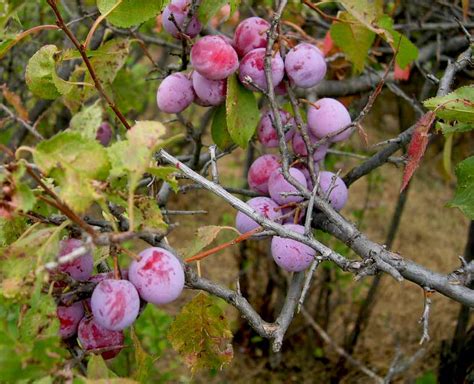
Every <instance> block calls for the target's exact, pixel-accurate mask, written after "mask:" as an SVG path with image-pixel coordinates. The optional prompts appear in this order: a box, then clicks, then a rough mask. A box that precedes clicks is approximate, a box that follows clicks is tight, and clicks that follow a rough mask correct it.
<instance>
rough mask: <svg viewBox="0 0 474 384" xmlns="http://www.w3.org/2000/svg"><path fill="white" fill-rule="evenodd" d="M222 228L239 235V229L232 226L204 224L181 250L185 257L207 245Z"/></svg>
mask: <svg viewBox="0 0 474 384" xmlns="http://www.w3.org/2000/svg"><path fill="white" fill-rule="evenodd" d="M223 230H231V231H234V232H235V233H237V234H238V235H240V233H239V231H237V230H236V229H235V228H233V227H220V226H217V225H206V226H204V227H199V228H198V230H197V233H196V238H195V239H193V241H192V243H191V245H190V246H189V247H188V248H186V249H185V250H184V251H183V254H184V256H185V258H188V257H191V256H194V255H195V254H196V253H198V252H199V251H201V250H202V249H203V248H205V247H207V246H208V245H209V244H211V243H212V242H213V241H214V240H215V238H216V237H217V235H219V233H220V232H221V231H223Z"/></svg>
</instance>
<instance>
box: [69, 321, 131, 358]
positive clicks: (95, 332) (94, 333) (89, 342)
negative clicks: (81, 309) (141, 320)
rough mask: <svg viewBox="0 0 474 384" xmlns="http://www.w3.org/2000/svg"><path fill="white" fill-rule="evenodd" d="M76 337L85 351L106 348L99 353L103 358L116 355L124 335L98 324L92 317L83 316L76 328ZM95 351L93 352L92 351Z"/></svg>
mask: <svg viewBox="0 0 474 384" xmlns="http://www.w3.org/2000/svg"><path fill="white" fill-rule="evenodd" d="M77 338H78V339H79V342H80V343H81V346H82V348H83V349H84V350H86V351H94V350H96V349H97V350H100V349H106V351H104V352H101V351H97V353H101V355H102V357H103V358H104V359H105V360H108V359H111V358H113V357H115V356H117V355H118V354H119V353H120V351H121V350H122V348H123V342H124V339H125V338H124V336H123V332H122V331H110V330H108V329H105V328H104V327H102V326H100V325H99V324H98V323H97V322H96V321H95V320H94V318H93V317H90V318H87V317H84V318H83V319H82V320H81V322H80V323H79V327H78V329H77ZM94 353H95V352H94Z"/></svg>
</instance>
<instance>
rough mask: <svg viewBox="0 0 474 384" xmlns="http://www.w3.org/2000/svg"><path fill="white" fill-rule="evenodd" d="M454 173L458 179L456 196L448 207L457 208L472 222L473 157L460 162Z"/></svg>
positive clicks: (473, 203)
mask: <svg viewBox="0 0 474 384" xmlns="http://www.w3.org/2000/svg"><path fill="white" fill-rule="evenodd" d="M455 172H456V177H457V179H458V183H457V186H456V194H455V195H454V199H452V200H451V201H450V202H449V203H448V206H449V207H456V208H459V209H460V210H461V211H462V212H463V213H464V214H465V215H466V216H467V217H469V218H470V219H471V220H474V156H471V157H468V158H467V159H465V160H463V161H462V162H460V163H459V164H458V165H457V166H456V170H455Z"/></svg>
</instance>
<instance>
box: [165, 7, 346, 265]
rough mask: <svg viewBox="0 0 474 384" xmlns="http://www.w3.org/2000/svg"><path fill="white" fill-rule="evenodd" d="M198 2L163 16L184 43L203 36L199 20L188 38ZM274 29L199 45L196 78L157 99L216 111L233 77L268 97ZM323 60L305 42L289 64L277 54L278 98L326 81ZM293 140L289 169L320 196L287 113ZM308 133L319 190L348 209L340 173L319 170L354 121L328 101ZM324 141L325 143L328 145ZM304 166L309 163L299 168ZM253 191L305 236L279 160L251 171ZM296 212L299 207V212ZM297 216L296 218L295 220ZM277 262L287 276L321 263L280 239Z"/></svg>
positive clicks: (245, 29)
mask: <svg viewBox="0 0 474 384" xmlns="http://www.w3.org/2000/svg"><path fill="white" fill-rule="evenodd" d="M189 7H190V2H189V1H188V0H172V1H171V3H170V4H169V5H168V6H167V7H166V9H165V11H164V12H163V27H164V29H165V30H166V31H167V32H169V33H170V34H171V35H173V36H174V37H176V38H178V39H181V38H184V36H183V33H184V34H186V35H187V36H189V37H191V38H194V37H196V36H197V35H198V34H199V32H200V31H201V24H200V22H199V20H198V19H197V18H196V16H193V17H192V19H191V20H189V23H188V24H187V28H186V30H185V31H183V28H184V22H185V20H186V19H187V14H188V11H189ZM269 28H270V24H269V23H268V22H267V21H266V20H264V19H262V18H259V17H250V18H247V19H245V20H243V21H242V22H240V23H239V25H238V26H237V28H236V30H235V33H234V36H233V39H230V38H229V37H227V36H225V35H209V36H204V37H202V38H200V39H199V40H197V41H196V42H195V43H194V44H193V46H192V48H191V53H190V61H191V64H192V67H193V71H192V72H190V73H174V74H172V75H170V76H168V77H166V78H165V79H164V80H163V81H162V83H161V85H160V87H159V88H158V92H157V103H158V107H159V108H160V109H161V110H162V111H163V112H167V113H178V112H181V111H183V110H184V109H186V108H187V107H188V106H189V105H190V104H191V103H192V102H195V103H196V104H198V105H201V106H216V105H219V104H221V103H223V102H224V101H225V97H226V82H227V78H228V77H229V76H230V75H232V74H233V73H234V72H238V77H239V79H240V81H241V83H242V84H243V85H244V86H245V87H247V88H248V89H250V90H252V91H267V90H268V84H267V80H266V77H265V54H266V46H267V32H268V30H269ZM326 70H327V66H326V61H325V59H324V56H323V53H322V52H321V51H320V50H319V49H318V48H317V47H316V46H314V45H311V44H307V43H300V44H298V45H296V46H294V47H292V48H291V49H290V50H289V51H288V52H287V54H286V56H285V59H284V60H283V59H282V57H281V56H280V54H279V53H278V52H272V57H271V77H272V82H273V86H274V87H275V92H276V94H278V95H285V93H286V87H285V85H284V83H283V80H284V78H285V76H286V79H287V80H288V83H289V84H290V86H291V87H299V88H311V87H314V86H316V85H317V84H318V83H319V82H321V80H323V78H324V76H325V75H326ZM279 114H280V118H281V121H282V125H283V129H284V134H285V139H286V141H287V142H289V141H290V140H291V142H292V145H291V147H292V149H293V153H294V158H295V159H296V160H297V161H295V162H294V163H293V164H294V165H293V166H292V167H290V168H289V173H290V175H291V176H292V177H293V178H294V179H295V180H296V181H297V182H299V183H300V184H301V185H303V186H304V187H306V188H308V189H309V190H312V189H313V182H312V180H311V177H310V173H309V169H308V166H307V163H305V161H307V157H308V149H307V146H306V144H305V142H304V140H303V137H302V135H301V133H300V132H299V131H298V130H297V129H296V124H295V120H294V118H293V116H292V115H291V114H290V113H289V112H287V111H285V110H283V109H281V110H280V111H279ZM274 120H275V119H274V115H273V113H272V112H270V111H266V112H264V113H263V115H262V118H261V119H260V122H259V124H258V128H257V136H258V139H259V141H260V143H261V144H262V145H263V146H264V147H265V148H276V147H278V146H279V139H278V134H277V131H276V129H275V124H274ZM306 120H307V130H308V136H309V140H310V142H311V145H312V146H314V151H313V156H312V157H313V159H312V161H314V170H315V172H316V174H317V175H318V180H319V190H320V192H321V193H322V194H323V195H324V196H325V197H327V199H328V201H329V203H330V204H331V205H332V207H333V208H334V209H336V210H340V209H342V208H343V207H344V205H345V204H346V201H347V197H348V191H347V187H346V185H345V183H344V181H343V180H342V179H341V178H339V177H338V176H337V175H335V174H334V173H332V172H328V171H319V164H320V162H321V161H322V160H323V159H324V157H325V156H326V153H327V151H328V148H329V145H330V144H331V143H335V142H340V141H343V140H346V139H347V138H348V137H349V136H350V135H351V132H352V131H351V129H348V128H349V127H350V124H351V117H350V115H349V112H348V111H347V109H346V107H345V106H344V105H343V104H342V103H340V102H339V101H338V100H336V99H332V98H322V99H319V100H317V101H316V102H314V103H312V104H310V106H309V108H308V111H307V119H306ZM323 138H324V140H323V141H321V139H323ZM300 159H304V160H303V161H298V160H300ZM248 184H249V186H250V188H251V189H252V190H254V191H255V192H258V193H259V194H261V195H262V196H261V197H255V198H253V199H250V200H249V201H248V202H247V203H248V204H249V205H250V206H251V207H252V208H253V209H254V210H255V211H256V212H258V213H259V214H261V215H263V216H264V217H266V218H268V219H270V220H274V221H277V222H282V223H283V224H284V225H285V226H288V228H289V229H290V230H294V231H296V232H299V233H303V232H304V227H303V226H302V225H301V221H302V219H303V217H304V212H303V211H304V210H303V209H300V208H298V203H301V202H302V201H303V197H302V196H300V195H298V193H297V192H298V190H297V189H296V187H295V186H293V185H292V184H290V183H289V182H288V181H287V180H286V179H285V177H284V176H283V172H282V168H281V160H280V157H279V156H278V155H274V154H265V155H263V156H260V157H259V158H257V159H256V160H255V162H254V163H253V164H252V165H251V167H250V169H249V173H248ZM295 207H296V208H295ZM293 213H294V214H293ZM236 226H237V229H238V230H239V231H240V232H241V233H246V232H249V231H251V230H253V229H255V228H257V227H258V224H257V223H256V222H255V221H254V220H252V219H251V218H249V217H248V216H246V215H245V214H244V213H242V212H239V213H237V217H236ZM271 250H272V255H273V258H274V260H275V262H276V263H277V264H278V265H279V266H281V267H282V268H284V269H285V270H287V271H302V270H304V269H306V268H307V267H308V266H309V265H310V264H311V262H312V260H314V255H315V252H314V250H313V249H311V248H310V247H308V246H306V245H304V244H301V243H299V242H297V241H294V240H289V239H284V238H281V237H278V236H275V237H273V239H272V246H271Z"/></svg>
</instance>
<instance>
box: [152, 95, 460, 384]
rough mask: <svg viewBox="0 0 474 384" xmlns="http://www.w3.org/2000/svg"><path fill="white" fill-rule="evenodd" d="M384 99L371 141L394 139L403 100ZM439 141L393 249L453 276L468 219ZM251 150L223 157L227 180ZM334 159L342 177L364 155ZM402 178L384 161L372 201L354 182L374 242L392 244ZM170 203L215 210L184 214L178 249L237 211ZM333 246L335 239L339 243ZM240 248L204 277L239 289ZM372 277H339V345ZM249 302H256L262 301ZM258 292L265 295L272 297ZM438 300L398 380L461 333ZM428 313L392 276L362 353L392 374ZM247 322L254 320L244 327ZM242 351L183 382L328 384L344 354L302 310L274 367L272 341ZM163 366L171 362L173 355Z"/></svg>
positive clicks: (421, 369)
mask: <svg viewBox="0 0 474 384" xmlns="http://www.w3.org/2000/svg"><path fill="white" fill-rule="evenodd" d="M381 98H382V96H381ZM383 103H384V106H383V109H384V111H387V110H388V111H391V112H390V113H382V112H381V103H378V105H376V106H375V108H374V110H373V111H372V112H371V114H370V116H369V118H368V119H367V120H366V121H365V123H364V127H365V129H366V130H367V134H368V138H369V143H370V144H373V143H376V142H378V141H380V140H384V139H387V138H389V137H392V136H394V135H396V134H397V132H398V130H399V125H400V120H399V119H400V113H399V110H398V106H397V105H395V104H394V101H393V100H392V99H390V97H388V98H384V99H383ZM392 111H393V112H392ZM440 145H441V147H440ZM440 145H438V144H437V143H435V145H433V146H432V148H431V149H430V151H429V152H428V153H427V155H426V158H425V160H424V162H423V164H422V166H421V167H420V168H419V170H418V171H417V173H416V175H415V177H414V179H413V181H412V185H411V186H410V191H409V194H408V201H407V205H406V207H405V211H404V213H403V216H402V220H401V225H400V229H399V231H398V233H397V236H396V239H395V241H394V244H393V247H392V249H393V250H394V251H396V252H399V253H400V254H401V255H402V256H404V257H407V258H409V259H411V260H413V261H415V262H418V263H420V264H422V265H424V266H426V267H427V268H430V269H433V270H435V271H439V272H442V273H447V272H450V271H452V270H453V269H455V268H457V267H458V266H459V260H458V256H460V255H462V254H463V252H464V246H465V241H466V235H467V229H468V220H467V218H466V217H465V216H463V215H462V214H461V213H460V212H459V211H458V210H456V209H453V208H447V207H445V203H446V202H447V201H448V200H449V199H450V198H451V197H452V195H453V190H454V188H453V186H454V183H453V180H448V179H447V178H446V176H445V174H443V172H442V171H441V166H440V164H441V155H440V154H439V152H440V150H441V149H442V142H441V144H440ZM349 147H352V149H357V150H362V149H363V148H364V144H363V141H362V140H361V138H360V137H358V136H357V135H354V137H353V138H352V139H351V143H350V146H349ZM346 149H347V148H346ZM244 157H245V153H244V151H242V150H239V151H237V152H236V153H235V155H233V156H232V157H228V158H226V159H224V160H223V161H221V162H220V163H219V167H220V177H221V182H222V184H224V185H230V186H241V185H242V182H243V180H242V164H243V162H244ZM333 159H335V160H333V161H331V162H332V163H334V165H335V168H333V169H339V168H341V169H342V173H343V174H344V173H345V172H346V171H347V170H349V169H350V168H351V167H352V166H354V165H356V164H357V163H358V162H360V160H354V159H351V158H348V157H333ZM401 175H402V169H401V168H397V167H395V166H394V165H385V166H383V167H382V168H380V169H379V170H378V171H377V172H376V176H375V181H374V183H373V185H372V188H371V192H370V196H369V197H368V198H367V190H368V182H367V178H364V179H363V180H360V181H357V182H356V183H355V184H354V185H353V186H352V187H351V189H350V197H349V204H348V206H347V207H346V208H345V209H344V210H343V213H344V214H345V215H346V217H348V218H350V219H351V220H353V221H357V219H356V216H355V215H354V213H355V212H358V211H359V210H361V209H363V207H364V206H365V207H367V208H366V211H365V216H364V219H363V223H362V229H363V231H364V232H365V233H366V234H367V235H368V236H369V238H371V239H372V240H375V241H377V242H380V243H383V242H384V241H385V237H386V234H387V230H388V224H389V222H390V219H391V216H392V213H393V211H394V207H395V204H396V201H397V198H398V193H399V188H400V182H401ZM172 204H173V208H180V209H205V210H208V211H209V212H210V213H211V214H210V215H208V216H192V217H186V218H185V219H182V220H179V221H180V226H179V229H178V230H176V231H175V232H173V234H172V235H171V236H170V237H169V240H170V243H171V244H172V245H173V246H176V247H177V248H180V247H182V246H183V245H185V244H186V241H188V242H189V241H192V239H193V236H194V231H195V230H196V228H197V227H199V226H203V225H212V224H215V225H233V220H234V215H235V211H234V210H233V209H232V208H231V207H230V206H228V205H226V204H224V203H223V202H222V201H220V200H219V199H217V198H215V197H213V196H210V195H209V194H207V193H205V192H203V191H193V192H188V194H187V196H186V197H184V198H181V197H180V199H179V203H178V202H177V201H176V200H173V203H172ZM224 238H225V236H224V237H220V238H219V240H218V242H219V241H223V239H224ZM183 239H186V241H183ZM328 245H333V243H330V244H328ZM261 247H262V248H261V249H265V247H266V245H265V244H263V245H261ZM238 252H239V248H238V247H233V248H228V249H226V250H224V251H223V252H221V253H218V254H215V255H212V256H210V257H209V258H208V259H206V260H204V261H203V262H202V263H201V266H202V273H203V275H204V276H205V277H207V278H210V279H212V280H215V281H218V282H219V283H221V284H223V285H226V286H230V287H235V282H236V280H237V277H238V265H237V259H238ZM259 257H260V256H259ZM257 265H258V264H257ZM254 267H255V266H254ZM250 268H252V267H250ZM255 268H257V267H255ZM255 272H257V275H256V276H258V274H260V275H261V276H262V279H264V278H265V274H266V271H265V270H263V269H260V270H258V271H255V270H254V271H251V272H249V273H253V276H255ZM320 272H321V271H319V270H318V271H317V273H316V279H315V283H314V285H315V286H317V285H318V284H319V283H320V279H319V278H318V273H320ZM370 279H371V277H369V278H366V279H365V280H363V281H362V282H359V283H356V282H354V281H353V279H352V278H351V279H347V278H346V279H344V280H341V281H339V280H336V281H335V282H334V284H335V288H334V292H335V293H334V295H333V299H334V300H335V302H336V305H334V310H333V313H332V316H331V321H330V323H329V327H328V330H327V331H328V333H329V335H330V336H331V337H332V338H333V339H334V341H336V342H337V343H338V344H341V343H342V342H343V338H344V336H345V335H346V334H347V332H348V331H349V330H350V329H351V326H352V325H353V321H354V320H355V315H356V313H357V308H358V303H360V300H361V298H363V297H364V295H365V293H366V292H367V289H368V286H369V285H370ZM314 293H315V289H312V290H311V291H310V297H309V298H308V302H309V303H311V300H313V299H312V298H311V295H312V294H314ZM192 294H193V293H192V292H188V293H187V294H186V296H185V297H184V298H183V299H182V301H181V302H180V303H178V305H177V306H173V307H171V308H170V310H171V311H172V312H173V313H176V312H177V311H178V310H179V306H180V305H181V304H182V303H184V302H185V301H186V300H188V299H189V298H190V297H192ZM251 299H252V300H254V299H255V300H256V298H251ZM257 299H258V298H257ZM259 299H260V301H265V299H266V298H265V297H260V298H259ZM252 300H251V301H252ZM432 301H433V304H432V309H431V317H430V327H429V331H430V337H431V340H430V341H429V343H427V344H426V346H425V348H426V353H425V355H424V356H423V358H421V359H420V360H419V361H418V363H416V364H415V365H414V366H412V367H411V369H410V370H409V371H408V372H406V373H405V374H404V376H403V381H402V380H400V382H410V381H409V379H415V378H417V377H421V376H423V374H424V373H426V372H428V371H430V370H431V371H433V372H436V368H437V365H438V356H439V347H440V343H441V341H442V340H443V339H446V338H449V337H450V336H451V335H452V333H453V330H454V326H455V321H456V316H457V312H458V307H459V306H458V305H457V304H455V303H453V302H452V301H450V300H449V299H447V298H445V297H443V296H442V295H440V294H435V295H434V296H433V298H432ZM308 306H309V304H308ZM422 311H423V291H422V289H420V288H419V287H418V286H416V285H414V284H412V283H410V282H407V281H406V282H402V283H398V282H396V281H395V280H393V279H392V278H391V277H388V276H386V277H384V278H383V280H382V284H381V287H380V290H379V296H378V299H377V302H376V305H375V308H374V312H373V315H372V317H371V319H370V322H369V324H368V327H367V330H366V331H365V332H364V333H363V334H362V336H361V338H360V341H359V343H358V347H357V349H356V352H355V354H354V357H355V358H356V359H359V360H360V361H362V362H364V364H366V365H367V366H368V367H370V368H371V369H373V370H374V371H375V372H377V373H378V374H380V375H382V376H383V375H385V373H386V372H387V369H388V367H389V365H390V363H391V361H392V359H393V357H394V354H395V348H396V347H397V346H398V347H399V348H400V349H401V350H402V351H403V353H405V354H406V355H407V356H410V355H411V354H413V353H414V352H416V351H417V350H418V349H419V348H420V346H419V340H420V337H421V334H422V329H421V326H420V324H419V323H418V321H419V319H420V316H421V314H422ZM229 316H230V319H231V320H232V321H231V323H232V325H233V327H234V329H235V330H237V326H238V321H237V320H238V315H237V314H236V312H235V311H233V310H232V309H231V308H230V309H229ZM268 320H271V319H268ZM243 326H244V327H248V325H245V324H244V325H243ZM319 346H321V348H320V347H319ZM321 350H322V351H323V352H322V353H321ZM315 351H316V352H315ZM234 352H235V358H234V360H233V362H232V363H231V364H230V366H228V367H226V368H224V369H223V371H221V372H219V373H217V374H216V375H213V376H209V375H207V374H199V375H197V376H196V377H194V378H193V379H191V378H190V374H189V372H188V371H187V370H186V369H185V368H182V370H181V368H180V369H178V371H180V372H181V377H182V380H181V379H180V381H182V382H188V380H189V381H192V382H198V383H211V382H212V383H248V382H252V383H269V382H271V383H291V382H300V383H319V382H321V383H325V382H328V380H329V373H330V372H331V370H333V368H334V365H333V364H334V362H337V360H338V357H339V356H338V355H337V354H336V353H335V352H334V350H332V349H331V347H330V346H328V345H324V344H321V341H320V340H319V339H318V338H317V336H316V334H315V333H314V332H312V331H311V330H310V329H309V326H308V324H307V323H306V322H305V321H304V318H303V317H302V316H301V315H297V316H296V318H295V321H294V323H293V324H292V326H291V327H290V329H289V331H288V334H287V338H286V339H285V344H284V346H283V352H282V355H281V356H280V357H281V363H280V364H279V365H278V366H277V367H276V368H273V369H272V368H271V367H270V363H269V361H270V360H269V356H268V354H267V353H266V352H265V348H262V349H260V347H259V344H256V346H255V348H253V350H249V349H248V348H246V347H244V346H242V345H239V344H237V343H235V342H234ZM159 364H160V365H161V364H163V366H166V360H164V361H161V362H160V363H159ZM406 380H408V381H406ZM343 382H346V383H366V382H371V380H370V379H369V378H368V377H367V376H365V375H364V374H362V373H360V372H359V371H358V370H357V369H352V368H350V372H349V374H348V375H347V376H346V378H345V379H344V381H343Z"/></svg>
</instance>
